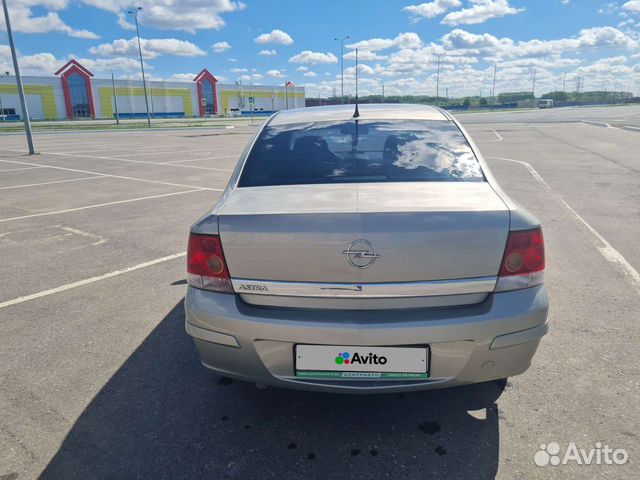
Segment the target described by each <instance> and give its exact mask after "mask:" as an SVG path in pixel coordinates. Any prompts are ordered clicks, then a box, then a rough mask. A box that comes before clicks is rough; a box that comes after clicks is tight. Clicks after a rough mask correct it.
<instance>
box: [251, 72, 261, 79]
mask: <svg viewBox="0 0 640 480" xmlns="http://www.w3.org/2000/svg"><path fill="white" fill-rule="evenodd" d="M251 78H252V79H253V80H261V79H262V78H264V75H262V74H260V73H254V74H252V75H251Z"/></svg>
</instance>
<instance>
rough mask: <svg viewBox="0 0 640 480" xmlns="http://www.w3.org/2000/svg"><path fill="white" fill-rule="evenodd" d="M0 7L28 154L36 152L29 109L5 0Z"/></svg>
mask: <svg viewBox="0 0 640 480" xmlns="http://www.w3.org/2000/svg"><path fill="white" fill-rule="evenodd" d="M2 9H3V10H4V23H5V25H6V26H7V37H9V48H10V49H11V58H12V59H13V70H14V71H15V73H16V84H17V87H18V95H19V96H20V107H21V108H22V120H23V121H24V131H25V133H26V134H27V144H28V146H29V155H34V154H35V153H36V150H35V147H34V146H33V135H32V134H31V120H30V119H29V111H28V110H27V99H26V98H25V96H24V88H23V87H22V77H21V76H20V67H19V66H18V56H17V55H16V46H15V45H14V43H13V32H12V30H11V22H10V21H9V10H8V9H7V0H2Z"/></svg>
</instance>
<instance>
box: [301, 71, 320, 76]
mask: <svg viewBox="0 0 640 480" xmlns="http://www.w3.org/2000/svg"><path fill="white" fill-rule="evenodd" d="M303 76H305V77H317V76H318V75H317V74H316V73H315V72H305V73H304V74H303Z"/></svg>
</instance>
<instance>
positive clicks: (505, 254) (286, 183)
mask: <svg viewBox="0 0 640 480" xmlns="http://www.w3.org/2000/svg"><path fill="white" fill-rule="evenodd" d="M187 257H188V258H187V270H188V283H189V287H188V291H187V296H186V300H185V310H186V330H187V332H188V333H189V335H191V336H192V337H193V338H194V340H195V345H196V347H197V349H198V352H199V354H200V357H201V359H202V362H203V364H204V365H205V366H206V367H209V368H211V369H213V370H215V371H217V372H220V373H222V374H224V375H227V376H231V377H235V378H238V379H242V380H247V381H250V382H255V383H258V384H265V385H276V386H281V387H291V388H302V389H313V390H325V391H335V392H350V393H353V392H390V391H402V390H416V389H428V388H439V387H448V386H454V385H461V384H467V383H476V382H486V381H491V380H496V379H504V378H505V377H509V376H512V375H518V374H520V373H523V372H524V371H525V370H527V368H528V367H529V366H530V364H531V360H532V357H533V356H534V353H535V352H536V349H537V348H538V344H539V342H540V339H541V337H542V336H543V335H545V333H546V332H547V328H548V327H547V310H548V301H547V294H546V291H545V287H544V285H543V276H544V268H545V257H544V242H543V236H542V231H541V228H540V223H539V221H538V220H537V219H536V218H535V217H534V216H533V215H531V214H530V213H528V212H526V211H525V210H523V209H522V208H521V207H519V206H518V205H516V204H515V203H514V202H513V201H512V200H511V199H510V198H509V197H508V196H507V195H506V194H505V193H504V192H503V191H502V190H501V189H500V187H499V186H498V184H497V182H496V180H495V179H494V177H493V176H492V175H491V173H490V171H489V168H488V167H487V164H486V162H485V160H484V159H483V157H482V155H481V154H480V152H479V150H478V148H477V146H476V145H475V144H474V143H473V141H472V140H471V138H470V137H469V135H468V134H467V132H466V131H465V130H464V128H463V127H462V126H461V125H460V124H459V123H458V122H457V121H456V120H455V119H454V118H453V117H452V116H451V115H450V114H449V113H447V112H445V111H444V110H441V109H438V108H434V107H428V106H419V105H388V104H386V105H361V106H360V107H359V112H354V108H353V106H349V105H345V106H332V107H314V108H306V109H297V110H289V111H285V112H280V113H276V114H275V115H273V116H272V117H271V118H270V119H269V120H268V121H267V122H266V124H265V125H264V126H263V127H262V129H261V130H260V131H259V132H258V133H257V135H256V136H255V138H254V139H253V140H252V141H251V144H250V147H249V148H248V149H247V152H246V153H245V154H243V156H242V158H240V160H239V162H238V164H237V167H236V169H235V171H234V173H233V175H232V177H231V179H230V181H229V184H228V186H227V188H226V190H225V192H224V194H223V195H222V198H221V199H220V200H219V202H218V203H217V205H216V206H215V207H214V208H213V210H212V211H210V212H209V213H207V214H206V215H205V216H204V217H202V218H201V219H200V220H199V221H197V222H196V223H195V224H194V225H193V226H192V228H191V233H190V237H189V246H188V253H187Z"/></svg>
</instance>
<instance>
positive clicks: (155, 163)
mask: <svg viewBox="0 0 640 480" xmlns="http://www.w3.org/2000/svg"><path fill="white" fill-rule="evenodd" d="M40 153H44V154H46V155H59V156H62V157H77V158H91V159H96V160H114V161H116V162H128V163H145V164H147V165H164V166H165V167H172V166H173V167H182V168H195V169H197V170H216V169H215V168H210V167H196V166H195V165H171V164H168V163H162V162H149V161H146V160H131V159H128V158H117V157H97V156H93V155H76V154H74V153H52V152H40Z"/></svg>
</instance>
